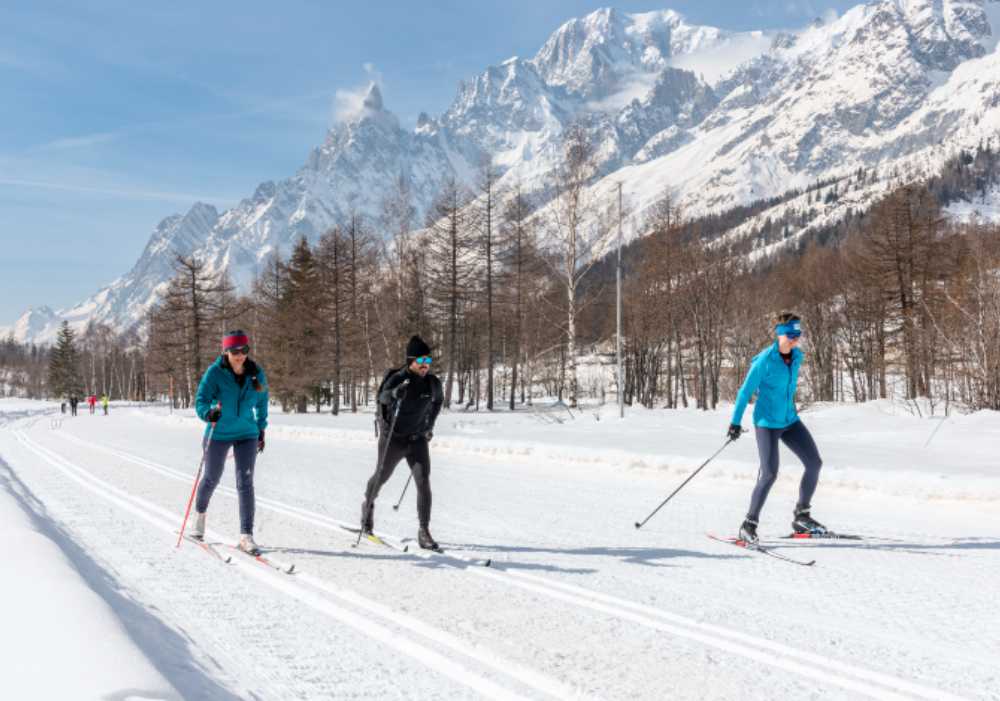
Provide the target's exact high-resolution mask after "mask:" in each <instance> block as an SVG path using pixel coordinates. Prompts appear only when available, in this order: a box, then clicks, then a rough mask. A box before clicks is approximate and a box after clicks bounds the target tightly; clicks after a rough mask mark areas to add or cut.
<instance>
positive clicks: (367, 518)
mask: <svg viewBox="0 0 1000 701" xmlns="http://www.w3.org/2000/svg"><path fill="white" fill-rule="evenodd" d="M374 530H375V505H374V504H371V505H369V504H368V500H367V499H365V500H364V501H363V502H361V532H362V533H364V534H365V535H370V534H371V532H372V531H374Z"/></svg>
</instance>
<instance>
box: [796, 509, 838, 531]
mask: <svg viewBox="0 0 1000 701" xmlns="http://www.w3.org/2000/svg"><path fill="white" fill-rule="evenodd" d="M792 531H793V532H794V533H797V534H799V535H802V534H809V535H814V536H824V535H826V534H827V533H828V532H829V531H827V530H826V526H824V525H823V524H822V523H820V522H819V521H817V520H816V519H814V518H813V517H812V516H810V515H809V507H808V506H797V507H795V519H794V520H793V521H792Z"/></svg>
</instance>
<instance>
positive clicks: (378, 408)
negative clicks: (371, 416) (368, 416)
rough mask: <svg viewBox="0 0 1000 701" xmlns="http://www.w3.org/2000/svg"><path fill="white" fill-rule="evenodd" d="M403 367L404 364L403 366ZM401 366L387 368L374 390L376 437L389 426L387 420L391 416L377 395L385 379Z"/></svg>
mask: <svg viewBox="0 0 1000 701" xmlns="http://www.w3.org/2000/svg"><path fill="white" fill-rule="evenodd" d="M403 367H405V366H403ZM402 369H403V368H389V369H388V370H386V371H385V374H383V375H382V381H381V382H379V383H378V389H377V390H375V437H376V438H378V437H379V434H381V433H383V432H384V431H386V430H387V429H388V428H389V421H390V420H391V417H390V416H389V407H387V406H385V405H384V404H382V402H380V401H379V400H378V398H379V395H381V394H382V388H383V387H385V383H386V380H388V379H389V378H390V377H392V376H393V375H395V374H396V373H397V372H399V371H400V370H402Z"/></svg>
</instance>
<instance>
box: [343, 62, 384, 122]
mask: <svg viewBox="0 0 1000 701" xmlns="http://www.w3.org/2000/svg"><path fill="white" fill-rule="evenodd" d="M362 67H363V68H364V69H365V73H366V74H367V76H368V80H367V81H365V83H364V84H363V85H360V86H358V87H356V88H349V89H340V90H337V92H336V93H335V94H334V97H333V121H334V122H346V121H347V120H349V119H351V118H352V117H355V116H357V115H358V114H360V113H361V110H362V109H364V103H365V97H366V96H367V95H368V91H369V90H370V89H371V86H372V83H374V84H375V85H378V86H380V87H381V85H382V74H381V73H380V72H379V71H378V70H377V69H376V68H375V66H374V65H372V64H371V63H365V64H363V65H362Z"/></svg>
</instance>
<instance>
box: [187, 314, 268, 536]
mask: <svg viewBox="0 0 1000 701" xmlns="http://www.w3.org/2000/svg"><path fill="white" fill-rule="evenodd" d="M249 353H250V339H249V337H248V336H247V335H246V333H244V332H243V331H240V330H236V331H230V332H228V333H226V335H225V336H224V337H223V339H222V355H220V356H219V358H218V360H216V361H215V362H214V363H212V365H210V366H209V368H208V370H206V371H205V374H204V376H203V377H202V378H201V383H200V384H199V385H198V394H197V396H196V397H195V411H196V412H197V413H198V417H199V418H200V419H201V420H202V421H206V422H208V423H210V424H213V426H214V428H209V427H207V426H206V428H205V440H206V441H208V444H207V445H206V446H205V476H204V477H203V478H202V480H201V483H200V484H199V485H198V498H197V500H196V501H195V519H194V529H193V531H192V536H193V537H195V538H203V537H204V536H205V512H206V511H207V510H208V502H209V500H210V499H211V498H212V492H214V491H215V488H216V487H217V486H218V485H219V479H220V478H221V477H222V468H223V466H224V465H225V463H226V454H227V453H228V452H229V449H230V448H232V449H233V456H234V457H235V458H236V491H237V493H238V495H239V503H240V544H239V547H240V549H241V550H244V551H246V552H248V553H250V554H252V555H257V554H259V553H260V549H259V548H258V547H257V544H256V543H254V540H253V519H254V510H255V502H254V491H253V470H254V464H255V463H256V460H257V453H260V452H263V450H264V429H266V428H267V400H268V392H267V378H266V377H265V375H264V369H263V368H262V367H260V366H259V365H258V364H257V363H255V362H254V361H253V360H251V359H250V357H249ZM209 435H211V440H209Z"/></svg>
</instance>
